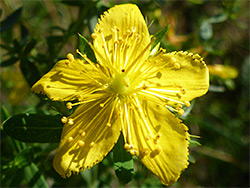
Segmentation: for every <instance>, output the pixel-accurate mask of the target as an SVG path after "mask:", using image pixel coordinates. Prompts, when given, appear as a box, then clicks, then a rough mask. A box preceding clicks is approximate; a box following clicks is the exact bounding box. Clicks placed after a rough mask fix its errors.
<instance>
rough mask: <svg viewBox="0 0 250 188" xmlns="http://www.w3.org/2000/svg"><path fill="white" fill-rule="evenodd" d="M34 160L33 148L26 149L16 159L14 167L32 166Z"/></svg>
mask: <svg viewBox="0 0 250 188" xmlns="http://www.w3.org/2000/svg"><path fill="white" fill-rule="evenodd" d="M33 159H34V153H33V149H32V148H30V147H29V148H26V149H24V150H23V151H21V152H20V153H18V154H17V155H16V157H15V158H14V165H15V166H17V167H18V168H23V167H25V166H28V165H29V164H31V162H32V161H33Z"/></svg>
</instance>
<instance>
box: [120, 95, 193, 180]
mask: <svg viewBox="0 0 250 188" xmlns="http://www.w3.org/2000/svg"><path fill="white" fill-rule="evenodd" d="M138 98H139V97H138ZM138 98H137V97H135V99H134V100H135V102H133V104H131V105H128V108H127V111H128V112H127V113H125V114H127V116H128V118H129V119H130V121H128V122H129V123H127V122H126V119H127V117H126V115H125V117H124V123H123V124H124V125H126V127H127V126H128V124H129V127H130V129H129V128H125V130H126V129H127V131H125V133H124V137H125V138H127V139H128V141H129V135H131V143H129V144H130V145H132V150H135V154H136V155H137V157H138V159H139V160H140V161H141V162H142V163H143V164H144V165H145V166H146V167H147V168H148V169H149V170H150V171H152V172H153V173H154V174H155V175H156V176H157V177H158V178H159V179H160V180H161V182H162V183H163V184H164V185H170V184H172V183H174V182H176V181H177V179H178V178H179V177H180V174H181V173H182V171H183V170H184V169H185V168H187V166H188V161H187V160H188V154H189V153H188V146H189V142H188V140H189V134H188V132H187V130H188V128H187V127H186V126H185V125H184V124H182V123H181V121H180V120H179V119H178V118H176V117H175V116H174V115H173V114H172V113H171V112H169V111H168V110H167V108H165V107H164V106H159V105H156V104H154V103H153V102H150V101H146V100H139V99H138Z"/></svg>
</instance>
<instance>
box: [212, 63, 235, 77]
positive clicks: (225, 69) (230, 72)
mask: <svg viewBox="0 0 250 188" xmlns="http://www.w3.org/2000/svg"><path fill="white" fill-rule="evenodd" d="M207 67H208V69H209V73H210V75H214V76H218V77H220V78H223V79H235V78H237V77H238V70H237V69H236V68H235V67H233V66H229V65H220V64H214V65H208V66H207Z"/></svg>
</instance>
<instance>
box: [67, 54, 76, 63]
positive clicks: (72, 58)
mask: <svg viewBox="0 0 250 188" xmlns="http://www.w3.org/2000/svg"><path fill="white" fill-rule="evenodd" d="M67 58H68V59H69V61H71V62H73V61H74V60H75V58H74V56H73V54H71V53H68V54H67Z"/></svg>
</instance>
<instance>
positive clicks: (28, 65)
mask: <svg viewBox="0 0 250 188" xmlns="http://www.w3.org/2000/svg"><path fill="white" fill-rule="evenodd" d="M20 68H21V70H22V73H23V75H24V77H25V79H26V80H27V82H28V83H29V85H30V87H32V86H33V85H34V84H35V83H36V82H37V81H38V80H39V79H40V77H41V76H40V72H39V70H38V69H37V67H36V66H35V65H34V63H32V62H31V61H30V60H28V59H27V58H26V57H24V58H23V59H22V60H21V63H20Z"/></svg>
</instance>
